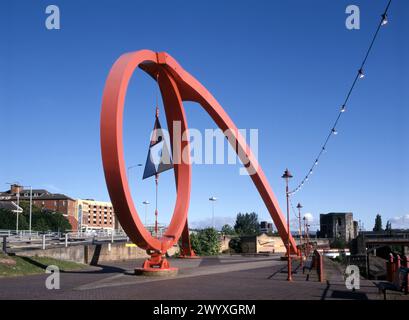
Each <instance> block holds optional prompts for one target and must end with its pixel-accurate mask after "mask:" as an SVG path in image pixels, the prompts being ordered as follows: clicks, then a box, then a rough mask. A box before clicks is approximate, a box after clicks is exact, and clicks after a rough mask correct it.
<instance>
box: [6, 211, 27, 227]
mask: <svg viewBox="0 0 409 320" xmlns="http://www.w3.org/2000/svg"><path fill="white" fill-rule="evenodd" d="M18 225H19V229H20V230H25V229H28V223H27V219H26V217H25V216H24V215H23V214H21V213H20V214H19V216H18ZM16 226H17V213H14V212H12V211H9V210H6V209H0V229H6V230H15V229H16Z"/></svg>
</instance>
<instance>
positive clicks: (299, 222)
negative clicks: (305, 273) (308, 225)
mask: <svg viewBox="0 0 409 320" xmlns="http://www.w3.org/2000/svg"><path fill="white" fill-rule="evenodd" d="M301 208H302V205H301V203H299V202H298V204H297V209H298V227H299V231H300V248H301V250H300V265H301V267H302V266H303V257H302V229H301Z"/></svg>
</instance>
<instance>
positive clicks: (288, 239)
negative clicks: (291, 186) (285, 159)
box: [281, 169, 293, 281]
mask: <svg viewBox="0 0 409 320" xmlns="http://www.w3.org/2000/svg"><path fill="white" fill-rule="evenodd" d="M292 177H293V176H292V174H291V173H290V171H289V170H288V169H285V171H284V174H283V175H282V177H281V178H283V179H285V185H286V187H285V195H286V199H287V269H288V276H287V281H293V277H292V271H291V248H290V207H289V205H290V204H289V200H290V199H289V196H290V194H289V190H288V181H289V180H290V179H291V178H292Z"/></svg>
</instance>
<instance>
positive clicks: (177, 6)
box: [0, 0, 409, 229]
mask: <svg viewBox="0 0 409 320" xmlns="http://www.w3.org/2000/svg"><path fill="white" fill-rule="evenodd" d="M386 2H387V1H386V0H385V1H381V0H377V1H373V0H365V1H364V0H361V1H358V0H356V1H350V0H348V1H343V0H338V1H325V0H310V1H271V0H269V1H251V2H250V1H228V0H226V1H154V2H146V1H98V2H97V1H73V0H70V1H57V0H53V1H51V2H49V1H28V0H27V1H1V3H0V30H1V31H0V32H1V39H2V40H1V41H0V108H1V115H0V117H1V126H0V134H1V137H2V157H1V160H0V168H1V169H0V186H1V185H2V186H3V187H2V188H3V189H6V188H7V185H6V184H5V183H6V182H13V181H19V182H21V183H23V184H31V185H33V186H34V187H44V188H48V189H49V190H50V191H54V192H62V193H65V194H67V195H69V196H72V197H80V198H94V199H99V200H108V199H109V197H108V193H107V189H106V186H105V180H104V175H103V170H102V162H101V156H100V142H99V116H100V108H101V97H102V91H103V88H104V83H105V80H106V77H107V74H108V72H109V70H110V68H111V66H112V64H113V63H114V61H115V60H116V59H117V58H118V57H119V56H120V55H121V54H123V53H125V52H130V51H136V50H140V49H151V50H155V51H167V52H169V53H170V54H171V55H172V56H173V57H174V58H176V59H177V60H178V61H179V63H180V64H181V65H182V66H183V67H184V68H185V69H186V70H187V71H188V72H190V73H191V74H192V75H193V76H195V77H196V78H197V79H198V80H199V81H200V82H201V83H202V84H204V85H205V86H206V87H207V88H208V89H209V91H210V92H211V93H212V94H213V95H214V96H215V97H216V99H218V101H219V102H220V103H221V105H222V106H223V107H224V108H225V110H226V111H227V113H228V114H229V115H230V116H231V118H232V119H233V120H234V121H235V123H236V125H237V126H238V127H239V128H245V129H250V128H255V129H258V130H259V162H260V164H261V165H262V167H263V169H264V172H265V174H266V176H267V178H268V179H269V181H270V184H271V186H272V188H273V190H274V191H275V193H276V195H277V197H278V199H279V202H280V204H281V206H282V209H284V205H285V199H284V183H283V180H282V179H281V178H280V177H281V175H282V173H283V171H284V169H285V168H286V167H288V168H289V169H290V170H291V172H292V173H293V175H294V179H293V180H294V181H292V183H293V186H295V184H296V182H298V181H299V180H300V179H301V178H302V177H303V176H304V175H305V173H306V171H307V170H308V168H309V166H310V165H311V163H312V161H313V160H314V158H315V155H316V154H317V152H318V151H319V150H320V144H321V143H322V142H323V139H324V138H325V135H326V134H327V132H328V130H329V129H330V126H331V123H332V122H333V120H334V118H335V117H336V115H337V112H338V110H339V106H340V105H341V104H342V102H343V99H344V97H345V94H346V92H347V90H348V88H349V86H350V84H351V82H352V80H353V77H354V75H355V72H356V70H357V68H358V66H359V64H360V62H361V61H362V59H363V55H364V53H365V50H366V48H367V47H368V44H369V41H370V39H371V37H372V35H373V32H374V31H375V27H376V25H377V23H378V21H379V16H380V14H381V13H382V11H383V9H384V7H385V5H386ZM49 4H56V5H58V6H59V8H60V10H61V30H58V31H56V30H54V31H50V30H47V29H46V28H45V25H44V21H45V19H46V14H45V8H46V6H47V5H49ZM350 4H356V5H358V6H359V7H360V10H361V29H360V30H352V31H351V30H347V29H346V27H345V19H346V17H347V15H346V14H345V8H346V7H347V5H350ZM408 14H409V3H408V2H407V1H405V0H394V1H393V2H392V5H391V8H390V13H389V20H390V23H389V24H388V25H387V26H386V27H385V28H382V30H381V33H380V34H379V38H378V40H377V42H376V43H375V46H374V49H373V52H372V54H371V56H370V57H369V59H368V62H367V66H366V68H365V72H366V77H365V79H364V80H363V81H360V82H359V84H358V86H357V88H356V91H354V93H353V95H352V97H351V100H350V103H349V106H348V111H347V113H346V114H345V116H343V118H342V121H341V123H340V125H339V126H338V131H339V134H338V135H337V136H336V137H335V139H333V140H332V141H331V143H330V145H329V146H328V152H327V153H326V154H325V155H324V156H323V158H322V161H321V162H320V163H319V166H318V169H317V170H316V171H315V173H314V175H313V177H312V178H311V180H310V181H309V183H308V185H306V187H305V188H304V189H303V190H302V191H301V192H300V193H298V194H297V196H296V197H295V198H294V200H293V201H294V203H297V202H298V201H300V202H301V203H302V204H303V205H304V210H305V212H311V213H312V214H313V215H314V217H315V219H316V221H317V220H318V217H319V214H320V213H326V212H331V211H352V212H353V213H354V217H355V219H357V220H358V219H359V220H362V221H363V222H364V225H365V227H366V228H367V229H368V228H372V226H373V222H374V217H375V215H376V214H377V213H381V214H382V216H383V219H384V221H385V222H386V220H387V219H392V218H394V217H395V220H393V221H394V222H396V226H398V223H399V222H404V223H407V222H408V221H409V216H407V215H408V214H409V203H408V200H409V197H408V193H409V187H408V180H409V171H408V162H409V150H408V143H407V141H408V138H409V129H408V128H409V127H408V120H409V111H408V106H409V93H408V92H409V90H407V87H408V85H409V67H408V55H409V45H408V40H407V39H408V35H409V19H408ZM156 92H157V88H156V86H155V84H154V82H153V81H152V80H151V79H149V78H148V76H146V75H145V74H143V73H142V72H141V71H138V72H136V73H135V75H134V77H133V78H132V81H131V83H130V86H129V90H128V96H127V100H126V111H125V117H126V120H125V128H124V135H125V156H126V161H127V165H133V164H136V163H140V162H144V161H145V159H146V153H147V145H148V143H149V133H150V130H151V129H152V126H153V122H154V107H155V95H156ZM185 108H186V112H187V117H188V122H189V126H190V127H194V128H198V129H200V130H204V129H205V128H215V124H214V123H213V122H212V121H211V120H210V118H209V116H208V115H207V114H206V113H205V112H204V111H203V110H202V109H201V108H200V106H198V105H196V104H193V103H186V104H185ZM161 120H162V124H165V120H164V118H163V117H162V119H161ZM238 168H239V166H238V165H236V166H231V165H201V166H194V167H193V180H192V198H191V205H190V213H189V219H190V221H191V222H192V223H193V224H196V225H203V224H204V223H205V222H206V221H210V217H211V205H210V203H209V201H208V198H209V197H210V196H216V197H217V198H219V200H218V201H217V203H216V209H215V213H216V216H217V217H218V219H219V220H220V221H233V220H234V217H235V215H236V214H237V213H238V212H246V211H247V212H250V211H255V212H257V213H258V214H259V216H260V218H261V219H269V214H268V212H267V210H266V208H265V206H264V204H263V202H262V200H261V198H260V196H259V194H258V193H257V191H256V189H255V187H254V185H253V184H252V182H251V180H250V179H249V177H246V176H240V175H239V174H238ZM142 173H143V170H142V169H141V168H135V169H132V170H131V173H130V182H131V186H132V191H133V196H134V201H135V203H136V206H137V208H138V209H139V210H141V214H142V215H143V212H144V211H143V208H142V201H143V200H149V201H150V202H151V203H153V202H154V182H153V181H152V180H149V181H143V182H142V181H141V177H142ZM159 188H160V196H159V212H160V221H162V222H164V223H166V222H167V221H168V220H169V218H170V216H171V214H172V211H173V205H174V201H175V188H174V183H173V175H172V174H171V172H167V173H164V174H162V176H161V181H160V187H159ZM149 210H150V214H149V215H150V219H151V221H152V219H153V207H152V206H151V207H150V208H149ZM405 217H406V218H405ZM407 226H409V224H407Z"/></svg>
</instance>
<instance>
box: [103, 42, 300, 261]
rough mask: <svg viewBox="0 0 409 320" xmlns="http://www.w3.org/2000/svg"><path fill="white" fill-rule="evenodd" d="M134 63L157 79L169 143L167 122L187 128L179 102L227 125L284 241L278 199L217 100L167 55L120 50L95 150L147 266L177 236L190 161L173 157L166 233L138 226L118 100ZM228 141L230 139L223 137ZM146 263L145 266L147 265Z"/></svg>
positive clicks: (184, 143)
mask: <svg viewBox="0 0 409 320" xmlns="http://www.w3.org/2000/svg"><path fill="white" fill-rule="evenodd" d="M137 67H140V68H141V69H142V70H144V71H145V72H147V73H148V74H149V75H150V76H151V77H152V78H153V79H154V80H158V82H159V87H160V89H161V93H162V98H163V103H164V107H165V112H166V118H167V121H168V128H169V130H170V135H171V142H173V132H172V125H170V124H172V123H173V121H176V120H178V121H180V122H181V129H182V132H185V131H187V129H188V128H187V121H186V116H185V111H184V108H183V101H193V102H197V103H199V104H200V105H201V106H202V107H203V108H204V109H205V110H206V112H207V113H208V114H209V115H210V117H211V118H212V119H213V120H214V121H215V123H216V124H217V125H218V127H219V128H220V129H221V130H222V131H223V132H226V130H229V132H230V134H232V135H233V136H234V138H235V139H234V141H235V142H234V144H235V145H232V147H233V149H234V150H235V151H236V153H237V154H238V156H239V157H240V159H241V160H242V162H243V163H249V165H248V166H247V170H249V172H251V173H252V174H250V177H251V179H252V180H253V182H254V184H255V186H256V188H257V190H258V192H259V193H260V196H261V197H262V199H263V201H264V203H265V205H266V207H267V209H268V211H269V212H270V215H271V217H272V219H273V221H274V223H275V225H276V227H277V230H278V233H279V235H280V237H281V238H282V239H283V241H284V242H286V239H287V237H288V232H287V226H286V223H285V219H284V217H283V214H282V212H281V210H280V207H279V205H278V201H277V199H276V197H275V195H274V193H273V191H272V189H271V187H270V185H269V183H268V181H267V178H266V177H265V175H264V172H263V170H262V168H261V166H260V165H259V164H258V161H257V159H256V158H255V157H254V155H253V153H252V151H251V149H250V148H249V146H248V145H247V143H246V141H245V139H244V138H243V137H242V135H241V134H240V132H239V131H238V129H237V127H236V126H235V124H234V123H233V121H232V120H231V119H230V117H229V116H228V115H227V113H226V112H225V111H224V110H223V108H222V107H221V105H220V104H219V103H218V102H217V100H216V99H215V98H214V97H213V96H212V95H211V94H210V92H209V91H208V90H207V89H206V88H205V87H204V86H203V85H201V84H200V82H198V81H197V80H196V79H195V78H194V77H193V76H192V75H190V74H189V73H188V72H186V71H185V70H184V69H183V68H182V67H181V66H180V65H179V64H178V63H177V62H176V60H175V59H173V58H172V57H171V56H170V55H168V54H167V53H165V52H161V53H155V52H153V51H150V50H141V51H137V52H132V53H127V54H124V55H122V56H121V57H120V58H119V59H118V60H117V61H116V62H115V64H114V65H113V67H112V68H111V71H110V73H109V75H108V78H107V81H106V85H105V89H104V94H103V99H102V111H101V151H102V160H103V167H104V173H105V179H106V183H107V187H108V192H109V195H110V198H111V201H112V203H113V206H114V208H115V212H116V214H117V216H118V219H119V221H120V223H121V225H122V227H123V228H124V230H125V232H126V233H127V234H128V236H129V237H130V239H131V240H132V241H133V242H134V243H136V244H137V245H138V246H140V247H141V248H144V249H147V250H152V251H154V254H156V260H155V263H153V264H151V266H156V265H159V264H160V263H159V261H160V260H161V256H162V255H163V254H164V253H165V252H166V250H168V249H169V248H170V247H172V246H173V245H174V244H175V243H176V242H177V241H178V239H179V238H180V236H181V234H182V231H183V228H184V227H185V225H186V223H187V213H188V207H189V200H190V187H191V183H190V182H191V165H190V164H188V163H184V162H183V161H176V163H175V181H176V189H177V199H176V204H175V208H174V213H173V216H172V220H171V222H170V225H169V227H168V229H167V232H166V234H165V235H164V236H163V237H162V238H161V239H157V238H154V237H152V236H151V235H150V233H149V232H148V231H147V230H146V229H145V228H144V226H143V224H142V221H141V220H140V219H139V216H138V213H137V211H136V208H135V206H134V203H133V200H132V197H131V194H130V190H129V186H128V182H127V177H126V167H125V161H124V155H123V141H122V122H123V109H124V101H125V96H126V91H127V88H128V83H129V80H130V78H131V76H132V74H133V72H134V71H135V69H136V68H137ZM229 142H232V140H231V139H229ZM177 143H178V146H173V147H179V146H180V147H181V150H185V148H189V142H188V141H183V139H180V140H179V141H177ZM176 154H177V153H176ZM188 154H189V153H188ZM290 245H291V251H292V252H293V253H297V248H296V243H295V241H294V239H293V238H292V236H291V235H290ZM146 266H148V267H149V266H150V265H146ZM161 266H162V265H161Z"/></svg>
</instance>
